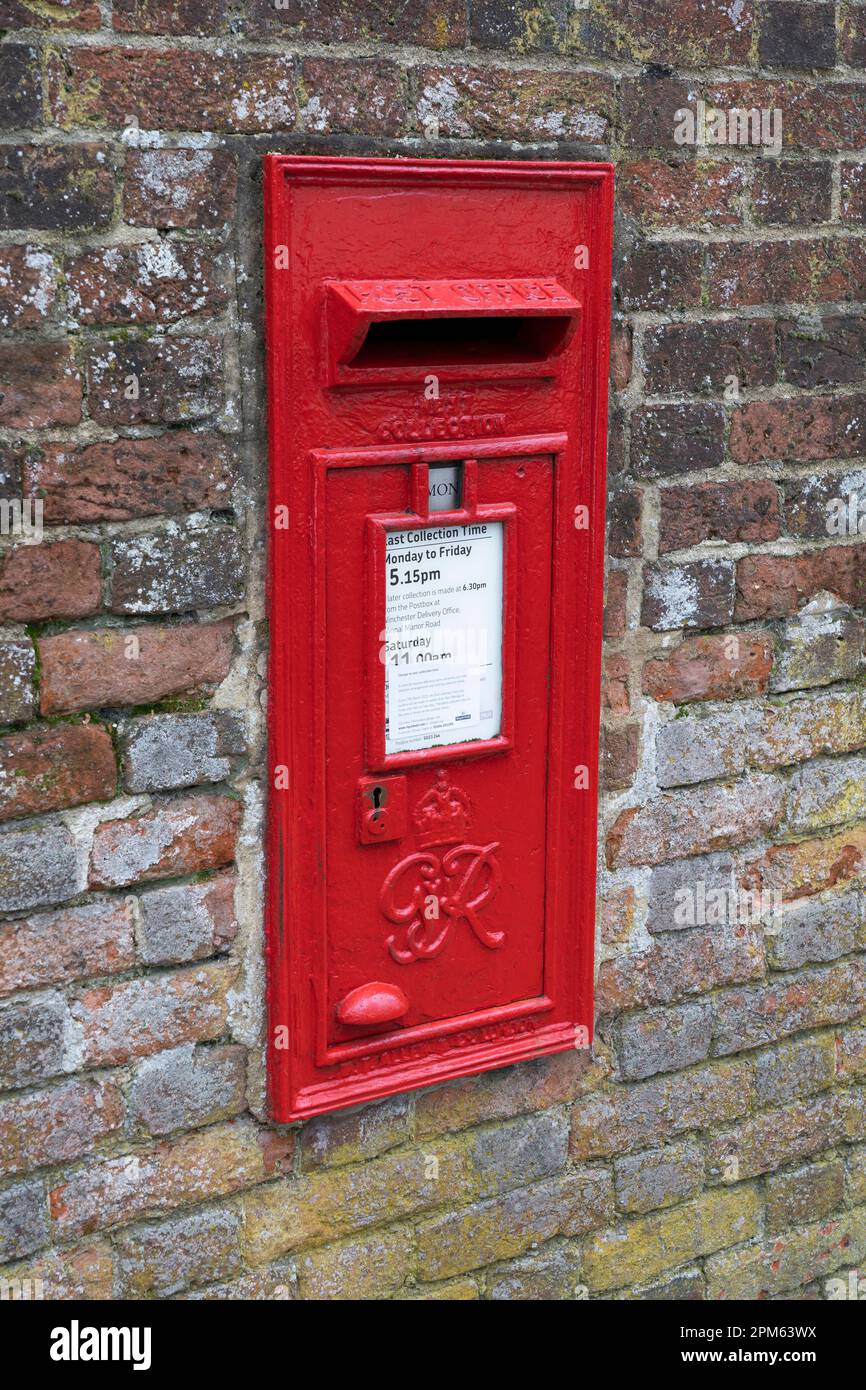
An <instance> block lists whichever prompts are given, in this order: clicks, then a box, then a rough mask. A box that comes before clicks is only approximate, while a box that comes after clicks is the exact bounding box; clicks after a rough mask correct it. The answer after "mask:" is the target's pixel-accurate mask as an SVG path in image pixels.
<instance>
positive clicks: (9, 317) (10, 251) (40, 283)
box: [0, 246, 57, 328]
mask: <svg viewBox="0 0 866 1390" xmlns="http://www.w3.org/2000/svg"><path fill="white" fill-rule="evenodd" d="M56 292H57V267H56V265H55V264H54V260H53V258H52V256H51V252H50V251H46V250H45V249H44V248H43V247H41V246H3V247H0V328H38V327H39V326H40V324H43V323H44V322H45V320H46V319H48V318H49V317H50V316H51V313H52V310H53V308H54V299H55V295H56Z"/></svg>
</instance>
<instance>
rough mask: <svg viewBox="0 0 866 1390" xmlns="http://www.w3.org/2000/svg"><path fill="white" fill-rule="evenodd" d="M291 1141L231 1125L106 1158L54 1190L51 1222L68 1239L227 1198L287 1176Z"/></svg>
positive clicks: (286, 1136) (234, 1122)
mask: <svg viewBox="0 0 866 1390" xmlns="http://www.w3.org/2000/svg"><path fill="white" fill-rule="evenodd" d="M294 1139H295V1136H294V1134H293V1133H291V1132H289V1133H283V1134H275V1133H273V1132H269V1131H267V1130H260V1129H258V1128H257V1127H256V1126H255V1125H254V1124H251V1123H250V1122H249V1121H248V1120H230V1121H228V1123H226V1124H221V1125H212V1126H211V1127H210V1128H209V1129H205V1130H202V1131H201V1132H200V1133H199V1134H188V1135H184V1136H182V1137H181V1138H179V1139H174V1140H170V1141H168V1142H166V1143H164V1144H160V1145H159V1146H158V1147H157V1148H155V1149H151V1150H145V1151H143V1152H142V1151H136V1152H135V1153H131V1154H124V1155H122V1156H121V1157H119V1158H109V1159H105V1160H103V1162H101V1163H93V1164H91V1165H90V1166H89V1167H88V1168H86V1169H83V1170H82V1171H80V1172H78V1173H76V1174H74V1175H73V1176H72V1177H71V1178H69V1179H67V1180H65V1181H63V1182H60V1183H58V1184H57V1185H56V1186H54V1187H52V1188H50V1190H49V1193H48V1200H49V1203H50V1209H51V1218H52V1221H53V1222H54V1223H55V1225H56V1228H57V1231H58V1233H59V1234H61V1235H62V1237H63V1238H65V1239H68V1238H70V1237H73V1236H79V1235H85V1234H88V1233H90V1232H92V1231H102V1230H105V1229H106V1228H108V1227H111V1226H125V1225H128V1224H129V1222H131V1221H139V1220H141V1219H142V1218H145V1217H148V1216H156V1215H159V1214H160V1213H162V1212H165V1211H174V1210H175V1209H176V1208H177V1207H181V1206H187V1205H189V1204H191V1203H194V1202H205V1201H208V1200H209V1199H211V1198H214V1197H222V1196H225V1195H227V1194H228V1193H230V1192H237V1191H238V1190H239V1189H240V1188H243V1187H252V1186H253V1185H254V1184H255V1183H259V1182H264V1181H265V1179H266V1178H269V1177H279V1176H280V1174H281V1173H286V1172H288V1171H289V1170H290V1168H291V1158H292V1152H293V1149H294Z"/></svg>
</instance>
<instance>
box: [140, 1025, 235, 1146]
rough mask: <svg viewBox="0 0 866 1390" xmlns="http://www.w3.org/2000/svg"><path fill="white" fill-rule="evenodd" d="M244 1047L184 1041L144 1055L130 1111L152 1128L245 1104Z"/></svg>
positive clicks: (219, 1115) (202, 1119)
mask: <svg viewBox="0 0 866 1390" xmlns="http://www.w3.org/2000/svg"><path fill="white" fill-rule="evenodd" d="M245 1059H246V1053H245V1051H244V1049H243V1048H242V1047H195V1046H194V1045H193V1044H192V1043H187V1044H185V1045H184V1046H183V1047H176V1048H172V1049H171V1050H170V1051H169V1052H160V1053H157V1055H156V1056H155V1057H148V1058H147V1059H146V1060H145V1061H144V1062H142V1063H141V1065H140V1067H139V1068H138V1070H137V1072H136V1074H135V1079H134V1081H133V1083H132V1087H131V1089H130V1093H129V1110H130V1115H131V1116H132V1117H133V1119H135V1120H136V1121H138V1123H139V1124H141V1125H144V1126H145V1128H146V1129H148V1130H149V1131H150V1133H151V1134H170V1133H171V1132H172V1131H173V1130H183V1129H193V1128H194V1127H195V1126H196V1125H203V1124H210V1123H211V1122H212V1121H213V1120H221V1119H225V1118H227V1117H228V1116H229V1115H236V1114H238V1113H240V1111H241V1110H243V1108H244V1104H245V1100H244V1081H245Z"/></svg>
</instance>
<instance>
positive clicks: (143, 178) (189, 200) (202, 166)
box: [123, 149, 237, 228]
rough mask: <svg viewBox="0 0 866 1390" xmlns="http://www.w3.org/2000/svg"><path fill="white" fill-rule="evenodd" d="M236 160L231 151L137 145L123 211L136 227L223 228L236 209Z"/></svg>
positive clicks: (129, 160) (128, 168) (130, 157)
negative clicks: (140, 148) (143, 146)
mask: <svg viewBox="0 0 866 1390" xmlns="http://www.w3.org/2000/svg"><path fill="white" fill-rule="evenodd" d="M236 191H237V160H236V158H235V156H234V155H233V154H231V153H230V152H229V151H228V150H185V149H181V150H133V151H130V153H129V154H128V155H127V160H126V180H125V183H124V187H123V216H124V218H125V220H126V221H127V222H130V223H131V224H132V225H133V226H134V227H201V228H212V227H221V226H223V225H224V224H225V223H226V222H229V221H230V220H231V218H232V216H233V214H234V206H235V194H236Z"/></svg>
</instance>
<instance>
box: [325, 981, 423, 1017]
mask: <svg viewBox="0 0 866 1390" xmlns="http://www.w3.org/2000/svg"><path fill="white" fill-rule="evenodd" d="M408 1008H409V1000H408V999H407V998H406V996H405V994H404V993H403V991H402V989H401V988H400V986H399V985H386V984H382V982H381V981H380V980H371V981H370V982H369V984H366V985H359V986H358V988H357V989H352V990H350V991H349V993H348V994H347V995H346V997H345V999H341V1000H340V1002H339V1004H338V1005H337V1018H338V1019H339V1021H340V1022H341V1023H348V1024H350V1025H351V1026H352V1027H353V1028H364V1027H369V1026H371V1025H373V1024H375V1023H393V1022H394V1021H395V1020H396V1019H398V1018H402V1017H403V1015H404V1014H405V1013H406V1011H407V1010H408Z"/></svg>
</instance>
